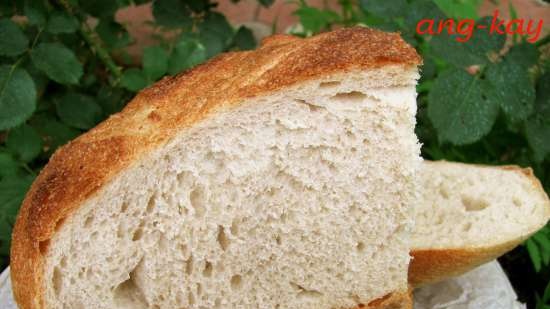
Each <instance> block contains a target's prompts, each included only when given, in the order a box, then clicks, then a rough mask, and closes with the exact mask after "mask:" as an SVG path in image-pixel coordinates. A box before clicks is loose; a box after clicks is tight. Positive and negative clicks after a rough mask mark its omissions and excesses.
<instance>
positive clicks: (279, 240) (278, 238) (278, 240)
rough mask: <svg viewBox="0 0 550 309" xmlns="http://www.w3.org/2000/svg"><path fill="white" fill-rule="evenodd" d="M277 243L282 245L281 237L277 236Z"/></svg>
mask: <svg viewBox="0 0 550 309" xmlns="http://www.w3.org/2000/svg"><path fill="white" fill-rule="evenodd" d="M275 241H276V242H277V245H281V244H282V240H281V235H277V236H275Z"/></svg>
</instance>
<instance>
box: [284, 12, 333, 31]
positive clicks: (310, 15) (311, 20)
mask: <svg viewBox="0 0 550 309" xmlns="http://www.w3.org/2000/svg"><path fill="white" fill-rule="evenodd" d="M294 15H297V16H298V17H299V18H300V23H301V24H302V26H303V27H304V30H305V31H306V33H309V34H313V33H318V32H320V31H321V30H323V29H326V28H327V27H328V26H330V25H331V24H332V23H334V22H336V21H337V20H338V19H339V16H338V14H336V13H335V12H333V11H330V10H321V9H318V8H315V7H311V6H302V7H300V8H299V9H298V10H296V11H294Z"/></svg>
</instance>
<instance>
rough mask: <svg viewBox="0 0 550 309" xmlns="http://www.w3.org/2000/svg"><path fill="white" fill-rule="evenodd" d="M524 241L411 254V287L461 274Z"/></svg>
mask: <svg viewBox="0 0 550 309" xmlns="http://www.w3.org/2000/svg"><path fill="white" fill-rule="evenodd" d="M524 240H525V238H521V239H515V240H513V241H510V242H507V243H504V244H499V245H497V246H493V247H484V248H471V249H467V248H458V249H422V250H413V251H412V252H411V256H412V260H411V263H410V264H409V284H410V285H412V286H413V287H415V288H417V287H420V286H423V285H426V284H429V283H435V282H438V281H441V280H445V279H447V278H450V277H454V276H458V275H462V274H464V273H466V272H468V271H470V270H472V269H474V268H476V267H478V266H480V265H482V264H485V263H487V262H489V261H491V260H494V259H495V258H497V257H499V256H501V255H503V254H504V253H506V252H508V251H510V250H512V249H513V248H515V247H516V246H517V245H519V244H520V243H521V242H523V241H524Z"/></svg>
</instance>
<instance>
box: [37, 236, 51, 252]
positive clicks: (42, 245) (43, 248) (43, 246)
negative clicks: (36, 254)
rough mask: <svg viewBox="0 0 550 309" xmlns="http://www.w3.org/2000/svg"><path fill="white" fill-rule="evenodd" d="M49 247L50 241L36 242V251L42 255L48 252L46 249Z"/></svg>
mask: <svg viewBox="0 0 550 309" xmlns="http://www.w3.org/2000/svg"><path fill="white" fill-rule="evenodd" d="M49 246H50V240H49V239H47V240H43V241H40V242H38V249H39V250H40V253H41V254H42V255H44V254H46V252H48V247H49Z"/></svg>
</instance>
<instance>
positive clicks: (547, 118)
mask: <svg viewBox="0 0 550 309" xmlns="http://www.w3.org/2000/svg"><path fill="white" fill-rule="evenodd" d="M525 136H526V138H527V142H528V143H529V146H530V148H531V149H532V150H533V154H534V159H535V160H536V161H537V162H542V161H543V160H544V158H545V157H547V156H548V155H549V154H550V138H548V137H549V136H550V72H547V73H545V74H544V75H542V76H541V77H540V78H539V80H538V82H537V98H536V106H535V113H534V114H533V115H532V116H531V117H529V119H528V120H527V121H526V122H525Z"/></svg>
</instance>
